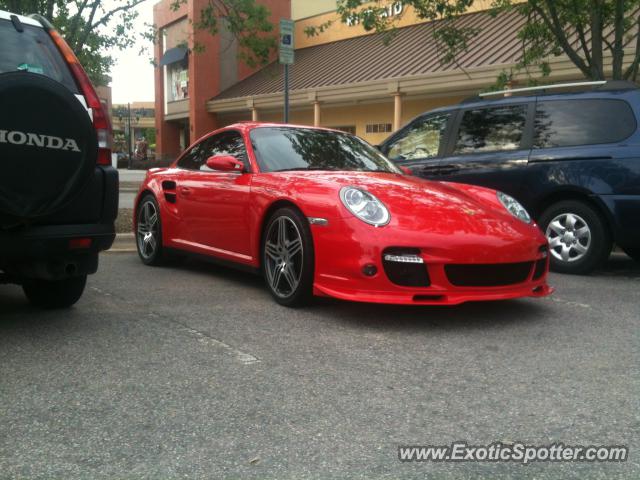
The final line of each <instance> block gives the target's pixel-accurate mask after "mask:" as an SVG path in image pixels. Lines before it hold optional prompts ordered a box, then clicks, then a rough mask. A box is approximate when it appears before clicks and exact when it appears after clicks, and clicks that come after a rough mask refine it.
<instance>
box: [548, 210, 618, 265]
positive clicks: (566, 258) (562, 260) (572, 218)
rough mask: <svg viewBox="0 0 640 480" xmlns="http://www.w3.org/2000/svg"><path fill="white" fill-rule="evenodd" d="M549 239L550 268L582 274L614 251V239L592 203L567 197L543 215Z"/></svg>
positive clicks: (603, 260)
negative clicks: (612, 248) (612, 249)
mask: <svg viewBox="0 0 640 480" xmlns="http://www.w3.org/2000/svg"><path fill="white" fill-rule="evenodd" d="M539 223H540V227H541V228H542V231H543V232H545V235H546V236H547V240H549V251H550V254H551V270H553V271H554V272H560V273H568V274H574V275H582V274H586V273H589V272H591V271H593V270H594V269H595V268H597V267H599V266H600V265H602V264H603V263H604V262H605V261H606V260H607V259H608V258H609V255H610V254H611V247H612V240H611V234H610V233H609V229H608V227H607V225H606V223H605V220H604V219H603V218H602V216H601V215H600V214H599V213H598V212H597V211H596V210H595V209H594V208H593V207H591V206H590V205H588V204H586V203H584V202H581V201H578V200H564V201H561V202H558V203H555V204H553V205H551V206H550V207H549V208H547V209H546V210H545V211H544V213H543V214H542V215H541V217H540V222H539Z"/></svg>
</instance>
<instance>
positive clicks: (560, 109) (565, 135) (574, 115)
mask: <svg viewBox="0 0 640 480" xmlns="http://www.w3.org/2000/svg"><path fill="white" fill-rule="evenodd" d="M636 132H637V123H636V119H635V116H634V113H633V110H632V109H631V106H630V105H629V104H628V103H627V102H626V101H625V100H623V99H620V98H566V97H560V96H558V97H551V98H545V97H539V99H538V102H537V105H536V118H535V131H534V140H533V150H532V151H531V156H530V159H529V169H528V172H527V180H526V184H525V187H526V188H525V190H526V192H528V195H530V196H531V202H535V201H537V200H538V199H541V198H542V197H545V196H547V195H549V194H550V193H552V192H554V191H558V190H563V189H567V188H569V189H578V190H579V191H582V192H589V193H593V194H596V195H600V196H601V198H603V199H604V200H605V201H610V200H611V201H613V200H614V197H624V199H623V202H624V203H627V202H628V201H629V200H631V199H632V197H635V198H636V199H637V198H638V196H640V162H639V161H638V157H637V149H638V147H637V143H636V142H637V140H634V138H633V137H632V135H633V134H636V135H637V133H636ZM636 138H637V137H636ZM615 200H620V198H615ZM636 202H637V200H636ZM633 223H636V222H633ZM639 231H640V230H639Z"/></svg>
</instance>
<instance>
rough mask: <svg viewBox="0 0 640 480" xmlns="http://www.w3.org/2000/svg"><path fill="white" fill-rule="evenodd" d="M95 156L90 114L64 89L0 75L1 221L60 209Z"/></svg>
mask: <svg viewBox="0 0 640 480" xmlns="http://www.w3.org/2000/svg"><path fill="white" fill-rule="evenodd" d="M97 155H98V145H97V138H96V132H95V129H94V128H93V125H92V123H91V119H90V118H89V114H88V112H87V110H86V108H85V107H84V106H83V105H82V104H81V103H80V101H79V100H78V99H77V98H76V97H75V95H74V94H73V93H72V92H71V91H69V89H68V88H66V87H65V86H64V85H62V84H60V83H58V82H56V81H55V80H52V79H50V78H48V77H46V76H44V75H39V74H36V73H29V72H10V73H3V74H0V222H2V223H5V221H6V220H7V217H9V219H11V217H13V220H14V221H15V220H18V219H20V220H25V219H30V218H35V217H40V216H43V215H47V214H49V213H52V212H54V211H56V210H58V209H60V208H61V207H63V206H64V205H65V204H66V203H67V202H68V201H70V200H71V199H73V197H74V195H76V194H77V193H78V192H79V191H80V190H81V189H82V188H83V187H84V186H85V184H86V183H87V181H88V179H89V176H90V175H91V174H92V172H93V171H94V169H95V164H96V159H97Z"/></svg>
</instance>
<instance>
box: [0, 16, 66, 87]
mask: <svg viewBox="0 0 640 480" xmlns="http://www.w3.org/2000/svg"><path fill="white" fill-rule="evenodd" d="M23 27H24V31H23V32H18V31H17V30H16V29H15V28H14V26H13V23H11V22H10V21H9V20H2V19H0V45H2V53H1V54H0V73H7V72H15V71H18V70H25V71H29V72H33V73H40V74H42V75H46V76H47V77H49V78H52V79H54V80H55V81H57V82H60V83H62V84H63V85H64V86H65V87H67V88H68V89H69V90H71V91H72V92H73V93H79V92H78V87H77V85H76V84H75V82H74V81H73V77H72V76H71V72H69V68H68V67H67V64H66V63H65V61H64V59H63V58H62V55H61V54H60V52H59V51H58V49H57V47H56V46H55V44H54V43H53V40H52V39H51V37H49V35H48V34H47V32H45V31H44V29H42V28H40V27H35V26H33V25H23Z"/></svg>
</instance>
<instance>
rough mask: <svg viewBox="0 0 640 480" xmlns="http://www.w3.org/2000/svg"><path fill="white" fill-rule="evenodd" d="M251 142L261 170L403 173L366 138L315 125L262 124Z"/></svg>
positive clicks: (253, 131)
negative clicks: (314, 127)
mask: <svg viewBox="0 0 640 480" xmlns="http://www.w3.org/2000/svg"><path fill="white" fill-rule="evenodd" d="M251 144H252V146H253V150H254V152H255V154H256V159H257V160H258V165H259V166H260V171H262V172H282V171H287V170H340V171H360V172H390V173H401V172H400V170H398V168H397V167H396V166H395V165H393V164H392V163H391V162H390V161H389V160H387V159H386V158H385V157H384V156H383V155H382V154H381V153H380V152H378V151H377V150H376V149H375V148H374V147H372V146H371V145H369V144H368V143H366V142H365V141H363V140H361V139H359V138H358V137H354V136H353V135H349V134H346V133H340V132H329V131H326V130H317V129H312V128H292V127H259V128H254V129H253V130H251Z"/></svg>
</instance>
